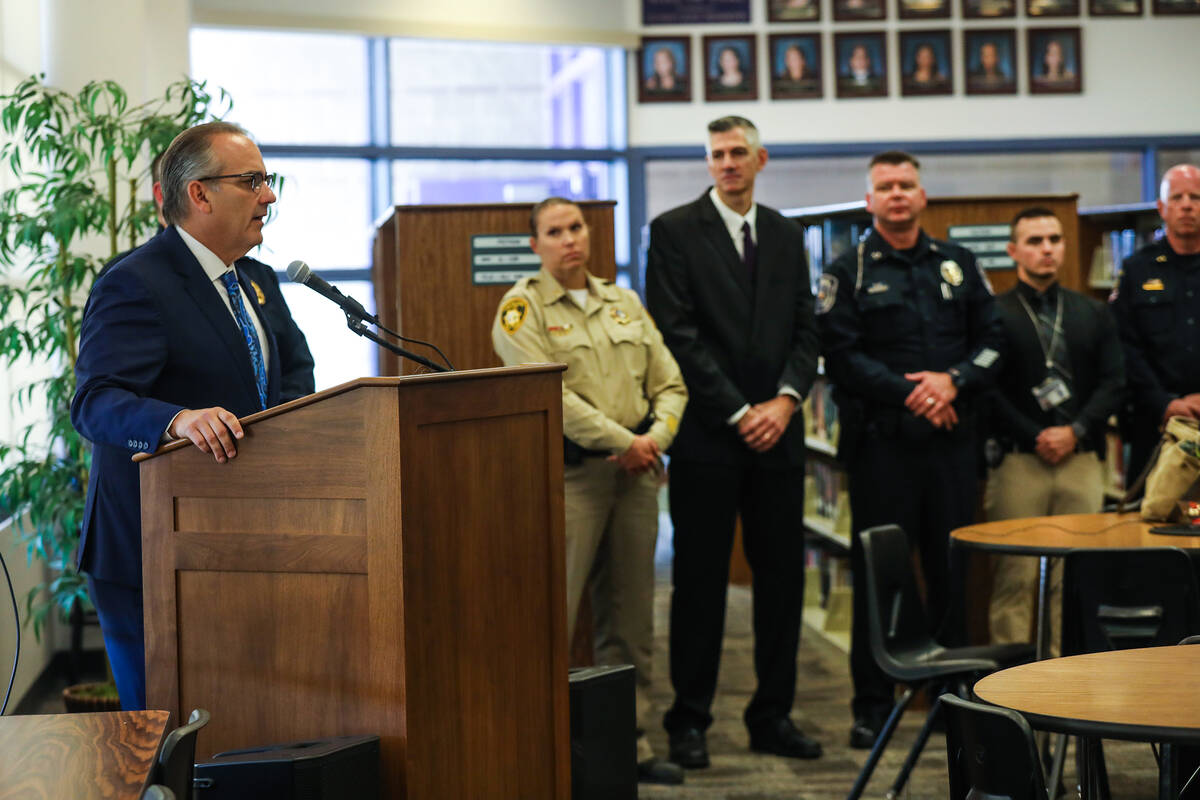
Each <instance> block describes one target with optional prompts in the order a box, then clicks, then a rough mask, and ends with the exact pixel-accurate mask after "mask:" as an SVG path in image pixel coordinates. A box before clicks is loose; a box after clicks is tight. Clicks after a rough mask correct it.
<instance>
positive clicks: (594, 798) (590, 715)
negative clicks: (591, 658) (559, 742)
mask: <svg viewBox="0 0 1200 800" xmlns="http://www.w3.org/2000/svg"><path fill="white" fill-rule="evenodd" d="M570 685H571V798H572V800H636V798H637V712H636V710H635V704H636V702H637V701H636V700H635V699H634V690H635V685H634V671H633V667H632V666H631V665H629V664H623V665H621V666H618V667H584V668H581V669H573V670H571V673H570Z"/></svg>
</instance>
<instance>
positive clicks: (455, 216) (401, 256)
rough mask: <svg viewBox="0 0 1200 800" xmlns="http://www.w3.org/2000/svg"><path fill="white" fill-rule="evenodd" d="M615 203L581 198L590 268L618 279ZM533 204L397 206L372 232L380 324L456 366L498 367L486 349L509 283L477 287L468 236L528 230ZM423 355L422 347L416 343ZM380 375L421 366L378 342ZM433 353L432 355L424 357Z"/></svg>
mask: <svg viewBox="0 0 1200 800" xmlns="http://www.w3.org/2000/svg"><path fill="white" fill-rule="evenodd" d="M614 205H615V202H614V201H611V200H600V201H583V202H580V204H579V206H580V208H581V209H583V218H584V221H586V222H587V224H588V228H589V229H590V232H591V236H590V241H591V247H592V258H591V263H590V269H591V271H592V273H593V274H595V275H597V276H599V277H601V278H609V279H614V278H616V274H617V263H616V251H615V249H614V247H615V245H614V241H613V206H614ZM532 208H533V203H499V204H479V205H439V206H396V207H395V208H394V209H393V210H392V211H391V212H390V213H389V215H388V216H387V217H386V218H385V219H384V220H382V221H381V222H379V223H378V225H377V226H376V231H375V242H374V249H373V253H374V259H375V260H374V266H373V269H372V273H373V281H374V284H375V308H376V313H377V314H378V315H379V318H380V319H381V320H382V321H383V323H384V324H385V325H387V326H388V327H389V328H392V329H393V330H396V331H399V332H400V333H402V334H403V335H405V336H409V337H412V338H415V339H421V340H424V341H427V342H433V343H434V344H436V345H437V346H438V347H440V348H441V349H442V350H443V351H444V352H445V353H446V355H447V356H448V357H449V358H450V360H451V361H452V362H454V366H455V367H457V368H458V369H482V368H484V367H498V366H500V359H499V358H497V357H496V354H495V353H494V352H493V351H492V320H493V319H494V318H495V316H496V309H497V307H498V306H499V305H500V298H502V297H503V296H504V293H505V292H506V291H508V289H509V287H510V286H511V284H503V285H500V284H497V285H488V286H476V285H474V284H473V283H472V281H471V237H472V236H477V235H485V234H518V235H520V236H522V237H528V235H529V212H530V211H531V210H532ZM413 349H414V350H419V351H420V352H421V353H422V354H428V353H427V351H426V350H425V348H420V347H416V348H413ZM379 354H380V355H379V359H380V360H379V374H380V375H400V374H402V373H412V372H415V371H417V370H420V369H423V368H421V367H417V366H415V365H413V364H411V363H408V362H401V361H400V359H399V357H398V356H395V355H393V354H391V353H388V352H387V351H385V350H383V349H382V348H381V349H380V350H379ZM430 357H431V358H432V357H433V356H430Z"/></svg>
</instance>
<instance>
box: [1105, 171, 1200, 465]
mask: <svg viewBox="0 0 1200 800" xmlns="http://www.w3.org/2000/svg"><path fill="white" fill-rule="evenodd" d="M1158 213H1159V215H1160V216H1161V217H1162V220H1163V223H1164V224H1165V226H1166V236H1164V237H1163V238H1162V239H1160V240H1158V241H1157V242H1154V243H1152V244H1148V245H1146V246H1145V247H1143V248H1142V249H1141V250H1139V251H1137V252H1136V253H1134V254H1133V255H1132V256H1130V257H1129V258H1127V259H1125V262H1124V264H1123V265H1122V267H1121V278H1120V281H1119V283H1118V284H1117V290H1116V291H1115V292H1113V295H1112V297H1111V298H1110V302H1111V305H1112V310H1113V313H1114V314H1115V315H1116V317H1117V328H1118V330H1119V331H1120V334H1121V344H1122V346H1123V347H1124V350H1125V370H1126V374H1127V376H1128V379H1129V395H1128V402H1127V404H1126V408H1125V410H1124V412H1123V413H1122V415H1121V433H1122V438H1124V439H1125V441H1127V442H1128V443H1129V444H1130V458H1129V461H1128V463H1127V464H1126V469H1125V485H1126V486H1130V485H1132V484H1133V482H1134V481H1135V480H1136V479H1137V477H1138V476H1139V475H1141V473H1142V471H1143V470H1144V469H1145V468H1146V462H1147V461H1148V460H1149V459H1150V454H1151V453H1152V452H1153V450H1154V447H1155V445H1156V444H1157V443H1158V438H1159V429H1160V427H1161V426H1162V424H1163V423H1164V422H1166V421H1167V420H1168V419H1169V418H1171V417H1175V416H1181V417H1192V418H1194V419H1200V369H1197V368H1196V365H1197V360H1198V359H1200V169H1197V168H1196V167H1195V166H1194V165H1192V164H1180V165H1179V166H1176V167H1172V168H1171V169H1169V170H1167V172H1166V173H1165V174H1164V175H1163V179H1162V184H1161V185H1160V186H1159V191H1158Z"/></svg>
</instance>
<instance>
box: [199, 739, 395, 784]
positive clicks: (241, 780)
mask: <svg viewBox="0 0 1200 800" xmlns="http://www.w3.org/2000/svg"><path fill="white" fill-rule="evenodd" d="M194 787H195V791H194V795H195V797H196V800H261V798H266V797H270V798H272V800H351V798H353V800H378V798H379V737H378V736H338V737H336V738H332V739H318V740H315V741H311V742H292V743H290V744H271V745H266V746H264V747H252V748H249V749H246V750H229V751H227V752H224V753H217V754H216V755H215V756H213V757H212V760H211V761H205V762H203V763H198V764H196V779H195V784H194Z"/></svg>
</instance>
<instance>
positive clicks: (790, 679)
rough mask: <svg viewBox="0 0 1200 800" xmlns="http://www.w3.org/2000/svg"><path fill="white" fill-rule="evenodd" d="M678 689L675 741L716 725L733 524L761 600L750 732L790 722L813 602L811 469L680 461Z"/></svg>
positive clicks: (675, 470)
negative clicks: (809, 574)
mask: <svg viewBox="0 0 1200 800" xmlns="http://www.w3.org/2000/svg"><path fill="white" fill-rule="evenodd" d="M670 474H671V484H670V499H671V521H672V523H673V525H674V528H675V533H674V545H675V561H674V565H673V568H672V573H671V581H672V592H671V638H670V641H671V645H670V647H671V651H670V662H671V685H672V686H673V687H674V689H675V703H674V705H673V706H672V707H671V709H670V710H669V711H668V712H667V714H666V716H665V717H664V719H663V726H664V727H665V728H666V729H667V730H668V731H676V730H679V729H681V728H688V727H695V728H699V729H700V730H705V729H707V728H708V726H709V725H710V724H712V714H711V713H710V709H711V707H712V701H713V695H714V694H715V693H716V688H717V668H718V665H719V663H720V659H721V639H722V638H723V636H724V633H725V597H726V592H727V591H728V589H729V556H730V553H731V551H732V549H733V533H734V523H735V519H736V517H737V515H738V514H739V513H740V514H741V518H742V542H743V544H744V547H745V552H746V560H747V561H748V562H749V564H750V569H751V570H752V572H753V574H754V577H753V584H752V587H753V592H754V611H753V625H754V672H755V675H756V677H757V678H758V686H757V688H756V690H755V692H754V696H753V697H752V698H751V700H750V704H749V706H747V707H746V712H745V721H746V726H747V727H748V728H751V729H756V728H760V727H762V726H765V725H769V724H770V723H771V722H772V721H773V720H776V719H778V718H779V717H784V716H787V715H788V714H789V713H790V712H791V709H792V701H793V700H794V699H795V694H796V650H797V648H798V647H799V644H800V614H801V607H802V604H803V601H804V469H803V467H789V468H785V469H763V468H761V467H758V466H755V465H749V466H732V465H725V464H702V463H697V462H688V461H684V460H682V459H679V458H673V459H671V473H670Z"/></svg>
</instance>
